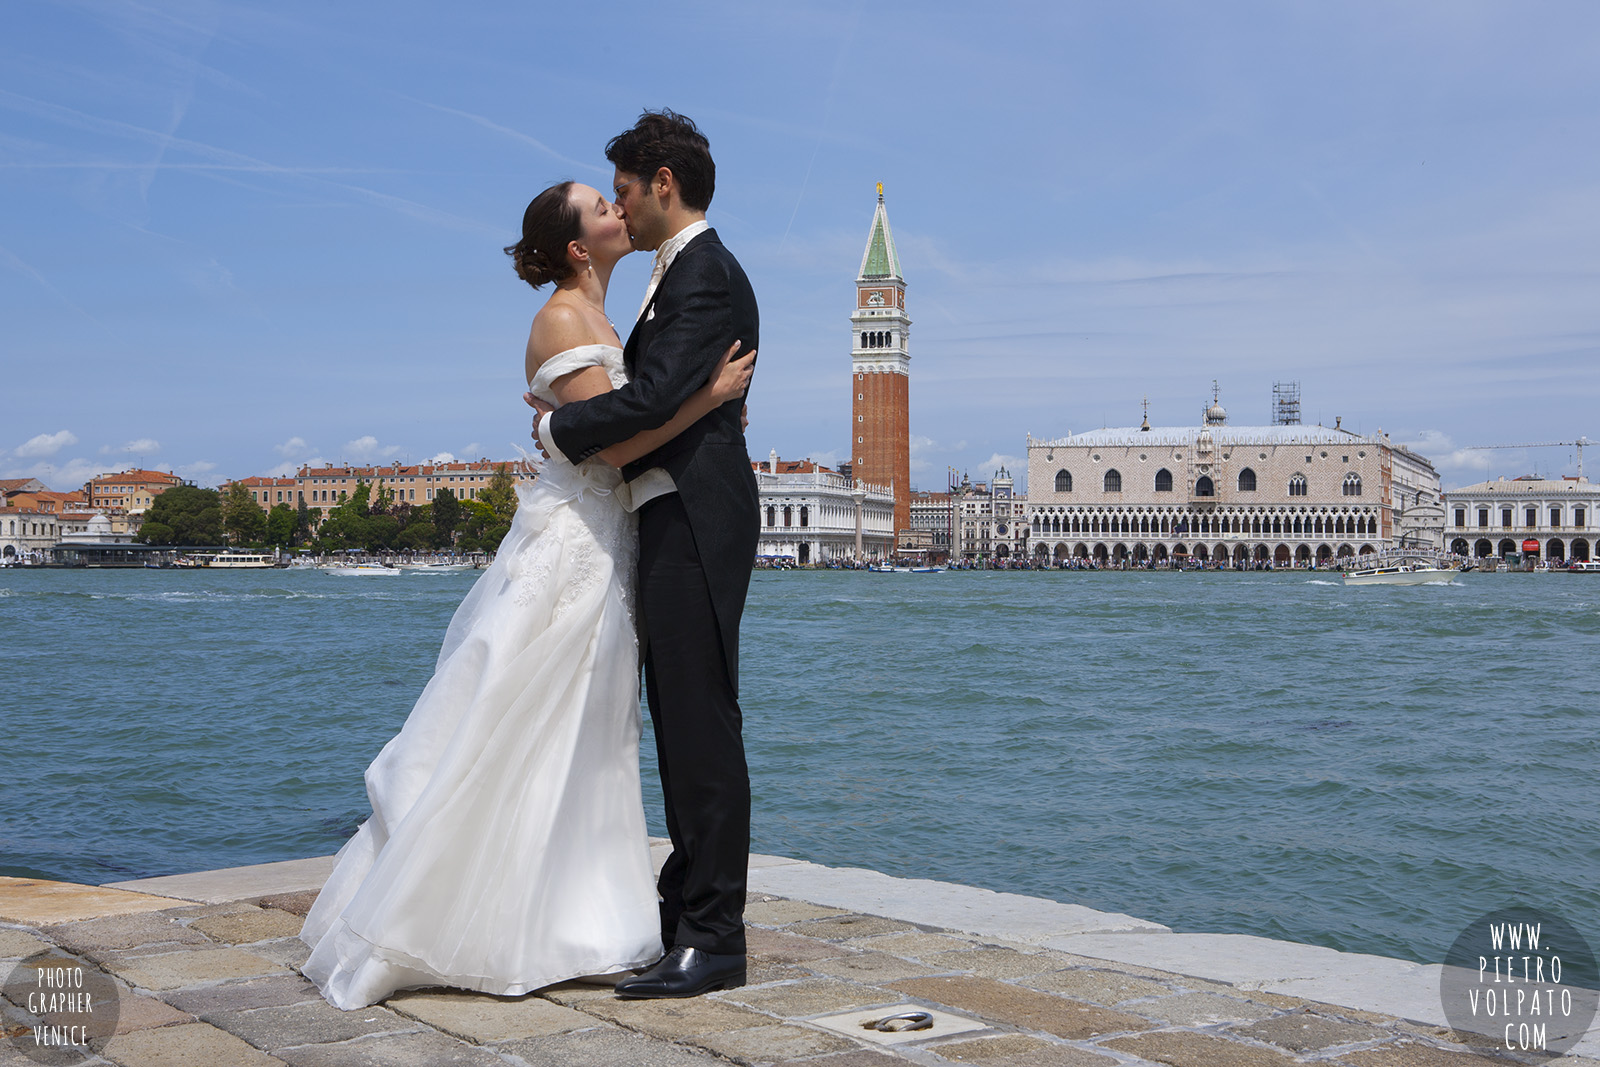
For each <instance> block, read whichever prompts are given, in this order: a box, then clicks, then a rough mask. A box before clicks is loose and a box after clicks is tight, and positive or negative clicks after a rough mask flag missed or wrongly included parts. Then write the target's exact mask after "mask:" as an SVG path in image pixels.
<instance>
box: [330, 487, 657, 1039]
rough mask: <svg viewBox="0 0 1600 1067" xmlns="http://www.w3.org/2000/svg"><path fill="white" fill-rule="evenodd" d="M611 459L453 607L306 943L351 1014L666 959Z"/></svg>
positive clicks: (516, 540)
mask: <svg viewBox="0 0 1600 1067" xmlns="http://www.w3.org/2000/svg"><path fill="white" fill-rule="evenodd" d="M616 484H617V476H616V472H615V471H614V470H612V469H611V468H608V467H604V466H603V465H600V464H598V463H595V464H586V465H584V466H583V467H581V468H578V469H574V468H572V467H571V466H569V465H567V464H564V463H558V462H551V463H548V464H546V465H545V469H544V470H543V471H542V472H541V475H540V478H539V480H538V481H537V482H536V483H535V484H534V485H533V486H531V487H522V488H519V490H518V493H519V500H520V502H519V507H518V509H517V514H516V518H515V520H514V522H513V524H512V527H511V532H510V533H509V534H508V535H507V536H506V538H505V541H504V542H503V543H502V545H501V546H500V551H499V553H498V555H497V557H496V559H495V562H494V564H493V565H492V566H491V567H489V569H488V570H486V571H485V572H484V573H483V575H482V576H481V577H480V578H479V579H478V581H477V583H476V584H475V585H474V586H473V587H472V590H471V592H469V593H468V594H467V597H466V599H465V600H464V601H463V602H462V603H461V606H460V607H459V608H457V609H456V613H455V617H454V618H453V619H452V620H451V623H450V628H449V630H448V632H447V634H446V636H445V641H444V648H443V649H442V650H441V651H440V653H439V661H438V665H437V667H436V668H435V672H434V675H433V678H432V680H431V681H429V683H428V685H427V688H426V689H424V690H423V692H422V696H421V697H420V698H419V699H418V700H417V703H416V706H415V707H414V708H413V709H412V711H411V715H410V717H409V718H407V720H406V723H405V726H404V727H403V728H402V729H401V731H400V733H399V734H398V735H396V736H395V737H394V739H393V740H391V741H390V742H389V743H388V744H387V745H386V746H384V749H383V751H382V752H380V753H379V754H378V757H377V759H375V760H374V761H373V762H372V765H371V766H370V767H368V768H367V772H366V786H367V796H368V798H369V799H370V801H371V803H372V816H371V817H370V818H369V819H368V820H367V821H366V822H365V823H363V824H362V825H361V828H360V829H359V830H357V831H356V834H355V836H354V837H352V838H351V839H350V840H349V841H348V842H346V843H345V845H344V847H343V848H341V849H340V850H339V853H338V855H337V857H336V860H335V865H334V871H333V874H332V876H331V877H330V878H329V879H328V881H327V883H326V885H325V886H324V887H323V889H322V893H321V895H320V896H318V898H317V900H316V903H315V904H314V905H313V906H312V908H311V911H310V913H309V914H308V915H307V917H306V921H305V926H304V928H303V929H302V931H301V933H300V937H301V939H302V940H304V941H305V942H306V944H307V945H309V946H311V956H310V958H309V959H308V960H307V961H306V963H305V966H304V967H303V968H302V970H303V972H304V974H305V976H306V977H307V978H309V979H310V980H311V981H313V982H315V983H316V985H317V986H318V988H319V989H321V990H322V994H323V996H324V997H326V998H327V1000H328V1002H329V1003H331V1004H333V1005H335V1006H336V1007H339V1008H342V1009H345V1010H351V1009H354V1008H360V1007H365V1006H367V1005H369V1004H374V1003H377V1002H378V1001H380V1000H382V999H383V998H384V997H386V996H388V995H389V994H390V993H392V992H394V991H395V990H398V989H406V988H413V987H417V986H430V985H445V986H454V987H457V988H461V989H473V990H479V991H482V992H487V993H498V994H507V995H516V994H522V993H526V992H528V991H530V990H533V989H537V988H540V987H542V986H546V985H550V984H552V983H555V982H560V981H564V980H566V979H569V978H575V977H578V976H582V975H594V974H614V973H618V972H620V971H623V970H627V969H631V968H637V967H639V966H642V965H644V964H648V963H650V962H652V961H654V960H655V959H657V958H659V956H660V955H661V939H660V926H659V923H660V920H659V916H658V912H657V906H656V891H655V885H654V879H653V877H652V874H651V867H650V851H649V841H648V838H647V836H646V830H645V821H644V809H643V805H642V802H641V797H640V786H639V736H640V729H641V721H640V714H639V674H638V646H637V643H636V635H635V630H634V619H633V610H632V603H631V597H632V588H633V581H634V563H635V559H636V555H637V539H636V534H635V532H634V526H633V518H632V516H631V515H629V514H628V513H627V512H625V511H623V510H622V508H621V507H620V506H619V505H618V504H617V501H616V498H615V497H614V496H613V495H611V492H610V490H612V489H614V488H615V487H616Z"/></svg>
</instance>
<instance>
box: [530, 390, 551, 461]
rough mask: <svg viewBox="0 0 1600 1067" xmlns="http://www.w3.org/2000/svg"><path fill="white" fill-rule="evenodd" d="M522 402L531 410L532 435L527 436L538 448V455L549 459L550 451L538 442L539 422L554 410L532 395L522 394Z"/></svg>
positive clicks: (541, 442)
mask: <svg viewBox="0 0 1600 1067" xmlns="http://www.w3.org/2000/svg"><path fill="white" fill-rule="evenodd" d="M522 402H523V403H524V404H527V405H528V406H529V407H530V408H532V409H533V433H531V434H529V435H528V436H530V437H532V438H533V443H534V444H536V445H538V446H539V455H541V456H543V457H544V458H545V459H549V458H550V450H549V449H547V448H545V447H544V442H543V441H541V440H539V420H540V419H543V418H544V417H545V416H546V415H548V414H550V413H551V412H552V411H554V410H555V408H554V407H552V406H551V405H549V404H546V403H545V402H544V401H543V400H540V399H539V398H538V397H536V396H534V395H533V394H532V393H523V394H522Z"/></svg>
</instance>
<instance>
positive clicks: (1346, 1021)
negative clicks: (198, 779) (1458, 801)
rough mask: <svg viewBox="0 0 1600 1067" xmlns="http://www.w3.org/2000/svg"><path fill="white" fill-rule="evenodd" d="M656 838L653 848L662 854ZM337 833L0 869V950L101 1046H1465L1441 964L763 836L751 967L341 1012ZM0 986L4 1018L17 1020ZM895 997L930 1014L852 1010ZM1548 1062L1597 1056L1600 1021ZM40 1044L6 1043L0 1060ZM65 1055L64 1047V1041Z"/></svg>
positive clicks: (1096, 1060) (526, 1049)
mask: <svg viewBox="0 0 1600 1067" xmlns="http://www.w3.org/2000/svg"><path fill="white" fill-rule="evenodd" d="M664 850H665V848H664V845H663V844H661V843H657V844H656V845H655V846H654V849H653V851H654V852H655V854H656V860H657V862H658V863H659V862H660V860H661V859H662V858H664ZM331 868H332V857H319V858H312V859H304V860H291V861H286V862H281V863H268V864H260V865H255V866H249V867H236V868H231V869H225V870H218V871H203V872H199V873H194V874H184V875H173V876H167V877H159V878H145V879H139V880H136V881H129V882H118V883H112V884H109V885H107V886H89V885H78V884H74V883H66V882H48V881H43V880H38V879H22V878H4V879H0V964H3V965H4V966H5V968H6V970H7V971H10V970H11V968H13V967H15V966H16V965H17V964H18V963H19V962H20V961H21V960H23V959H25V958H31V957H35V956H36V955H37V954H39V953H49V954H52V955H54V956H57V957H61V958H63V959H65V960H69V961H70V960H75V961H77V962H78V963H79V964H80V965H81V966H83V967H85V968H86V969H91V970H98V971H101V972H103V973H106V974H109V975H110V976H111V977H112V980H113V981H114V982H115V983H116V985H117V987H118V989H119V990H120V994H121V995H120V1015H119V1022H118V1026H117V1034H116V1036H115V1037H113V1038H112V1039H111V1040H110V1041H109V1043H106V1044H105V1045H104V1047H103V1048H102V1049H101V1050H100V1053H101V1055H100V1056H99V1057H97V1058H91V1059H89V1060H87V1061H84V1062H89V1063H110V1064H116V1065H118V1067H190V1065H193V1067H215V1065H234V1064H238V1065H241V1067H268V1065H273V1064H289V1065H291V1067H342V1065H357V1064H359V1065H364V1067H388V1065H393V1067H410V1065H415V1067H424V1065H428V1067H432V1065H461V1067H477V1065H483V1067H498V1065H534V1067H544V1065H549V1067H590V1065H594V1067H600V1065H605V1067H613V1065H618V1067H620V1065H641V1067H645V1065H652V1067H696V1065H700V1067H711V1065H714V1064H719V1063H724V1064H725V1063H738V1064H747V1065H767V1064H801V1063H805V1064H815V1065H817V1067H893V1065H895V1064H902V1063H917V1064H924V1065H934V1064H944V1063H968V1064H986V1065H990V1067H1003V1065H1013V1067H1057V1065H1060V1067H1089V1065H1095V1067H1113V1065H1115V1064H1133V1065H1139V1064H1167V1065H1171V1067H1212V1065H1216V1067H1286V1065H1289V1064H1294V1063H1319V1064H1338V1065H1344V1067H1457V1065H1459V1067H1482V1065H1485V1064H1489V1063H1515V1062H1531V1061H1519V1060H1517V1059H1514V1058H1512V1057H1509V1056H1505V1055H1502V1054H1500V1053H1498V1052H1497V1051H1496V1050H1495V1047H1494V1045H1493V1043H1491V1042H1489V1041H1488V1039H1483V1041H1482V1043H1481V1044H1480V1043H1478V1042H1476V1041H1475V1042H1474V1044H1473V1046H1470V1047H1469V1046H1465V1045H1463V1044H1461V1043H1460V1037H1459V1035H1456V1034H1452V1033H1451V1032H1450V1031H1449V1030H1448V1029H1447V1028H1446V1027H1445V1025H1444V1023H1445V1020H1444V1016H1443V1012H1442V1010H1441V1008H1440V1004H1439V997H1438V977H1439V968H1438V967H1430V966H1423V965H1419V964H1416V963H1411V962H1407V961H1402V960H1394V959H1387V958H1384V957H1379V956H1370V955H1360V954H1354V953H1341V952H1336V951H1334V950H1332V949H1326V948H1317V947H1312V946H1306V945H1298V944H1292V943H1289V942H1285V941H1273V940H1269V939H1266V938H1259V937H1251V936H1245V935H1237V934H1190V933H1181V932H1174V931H1172V930H1169V929H1168V928H1166V927H1164V926H1161V925H1159V924H1156V923H1151V922H1146V921H1144V920H1141V919H1137V918H1133V917H1131V916H1128V915H1121V914H1113V913H1107V912H1099V911H1093V910H1090V909H1088V908H1084V907H1081V906H1077V905H1073V904H1063V903H1057V902H1054V901H1049V900H1043V899H1039V898H1035V897H1025V896H1019V895H1015V894H1006V893H995V892H991V891H989V890H983V889H975V888H972V887H969V886H963V885H957V884H953V883H947V882H933V881H926V880H918V879H902V878H891V877H888V876H886V875H883V874H880V873H877V872H875V871H870V870H863V869H852V868H833V867H824V866H820V865H817V864H813V863H806V862H803V861H797V860H790V859H786V858H783V857H777V856H761V855H753V856H751V858H750V902H749V906H748V909H747V912H746V920H747V922H748V923H749V945H750V983H749V985H747V986H745V987H744V988H741V989H736V990H727V991H724V992H720V993H716V994H712V995H710V996H706V997H701V998H698V999H695V1000H687V1001H622V1000H618V999H616V998H615V997H614V996H613V995H612V994H611V992H610V991H609V990H608V989H606V988H604V987H598V986H593V985H578V984H567V985H563V986H557V987H553V988H551V989H548V990H544V991H541V992H539V993H535V994H530V995H528V996H524V997H518V998H501V997H493V996H487V995H481V994H471V993H465V992H452V991H444V990H416V991H405V992H401V993H399V994H396V995H395V996H393V997H391V998H389V999H388V1000H386V1001H384V1002H383V1003H382V1004H380V1005H377V1006H374V1007H372V1008H368V1009H364V1010H360V1011H353V1012H341V1011H338V1010H337V1009H334V1008H332V1007H330V1006H329V1005H328V1004H327V1003H326V1002H324V1001H323V1000H322V998H321V996H320V995H319V994H318V993H317V991H316V989H315V988H314V987H313V986H312V985H311V984H310V983H309V982H307V981H306V980H305V979H304V978H302V977H301V976H300V975H299V974H298V972H297V967H298V965H299V964H301V963H302V962H303V961H304V959H305V957H306V954H307V950H306V948H305V946H304V945H303V943H302V942H301V941H300V940H299V938H298V937H297V936H296V935H297V934H298V932H299V930H300V925H301V917H302V916H303V915H304V913H305V912H306V910H307V909H308V908H309V906H310V904H311V902H312V900H313V899H314V898H315V896H316V893H317V890H318V888H319V887H320V886H321V884H322V881H323V879H324V878H325V877H326V876H327V874H328V872H329V871H330V870H331ZM0 1007H3V1008H4V1011H5V1020H6V1023H7V1028H8V1031H11V1030H13V1029H14V1028H16V1027H17V1026H20V1025H24V1024H26V1023H27V1022H28V1021H29V1019H28V1017H27V1016H26V1014H25V1012H23V1011H21V1010H20V1009H18V1007H17V1006H16V1005H13V1004H9V1003H5V1004H0ZM908 1010H922V1011H926V1012H928V1013H929V1014H930V1015H931V1016H932V1020H933V1026H932V1028H931V1029H923V1030H915V1031H907V1032H901V1033H883V1032H879V1031H869V1030H864V1029H862V1027H861V1025H860V1024H861V1022H862V1021H863V1020H869V1021H870V1020H874V1019H881V1018H883V1017H885V1016H887V1015H890V1014H894V1013H897V1012H903V1011H908ZM1575 1053H1577V1054H1574V1055H1569V1056H1567V1057H1565V1058H1563V1059H1560V1060H1557V1061H1555V1062H1557V1063H1561V1064H1565V1065H1569V1067H1600V1058H1590V1057H1600V1036H1597V1035H1595V1034H1593V1033H1591V1034H1589V1035H1588V1036H1586V1037H1585V1038H1584V1039H1583V1040H1582V1041H1581V1042H1580V1043H1579V1045H1578V1046H1577V1048H1576V1049H1575ZM29 1062H33V1061H30V1060H28V1059H26V1058H24V1057H23V1056H22V1054H21V1053H19V1052H17V1051H16V1050H15V1048H14V1047H13V1046H12V1044H11V1043H9V1042H7V1043H5V1044H4V1045H0V1064H6V1065H9V1064H13V1063H15V1064H23V1063H29ZM62 1062H67V1061H62Z"/></svg>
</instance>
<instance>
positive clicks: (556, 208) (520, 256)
mask: <svg viewBox="0 0 1600 1067" xmlns="http://www.w3.org/2000/svg"><path fill="white" fill-rule="evenodd" d="M571 193H572V183H571V182H561V183H559V184H557V185H552V186H551V187H550V188H548V189H546V190H545V191H544V192H542V193H540V194H539V195H538V196H536V197H534V198H533V202H532V203H531V204H529V205H528V210H527V211H524V212H523V213H522V240H520V241H518V242H517V243H516V244H514V245H512V246H510V247H509V248H507V249H506V250H505V251H506V255H508V256H510V257H511V263H512V265H513V266H514V267H516V270H517V277H519V278H521V279H522V280H523V281H525V282H527V283H528V284H529V285H531V286H533V287H534V288H535V289H537V288H539V287H540V286H541V285H543V284H545V283H546V282H559V281H561V280H562V279H564V278H570V277H572V275H573V274H574V273H575V271H574V270H573V269H572V263H571V261H570V260H568V259H567V245H569V244H571V243H572V242H573V241H577V240H579V239H581V238H582V237H583V214H582V213H581V212H580V211H579V210H578V209H577V208H576V207H574V206H573V205H572V199H571Z"/></svg>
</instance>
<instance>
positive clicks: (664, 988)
mask: <svg viewBox="0 0 1600 1067" xmlns="http://www.w3.org/2000/svg"><path fill="white" fill-rule="evenodd" d="M744 976H745V969H744V956H743V955H738V956H731V955H730V956H719V955H717V954H716V953H712V952H702V951H701V950H700V949H697V948H690V947H688V946H687V945H679V946H676V947H674V948H673V949H672V951H670V952H668V953H667V954H666V955H665V956H663V957H662V958H661V962H660V963H657V964H656V965H655V966H654V967H651V968H650V969H649V970H646V971H642V972H640V973H639V974H636V975H634V976H633V977H632V978H624V979H623V980H622V981H620V982H618V983H617V986H616V992H617V996H619V997H624V998H627V999H629V1000H651V999H655V998H658V997H661V998H665V997H698V996H699V995H700V994H701V993H710V992H712V991H713V990H717V989H737V988H738V987H739V986H742V985H744Z"/></svg>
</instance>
